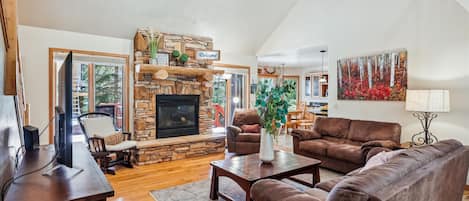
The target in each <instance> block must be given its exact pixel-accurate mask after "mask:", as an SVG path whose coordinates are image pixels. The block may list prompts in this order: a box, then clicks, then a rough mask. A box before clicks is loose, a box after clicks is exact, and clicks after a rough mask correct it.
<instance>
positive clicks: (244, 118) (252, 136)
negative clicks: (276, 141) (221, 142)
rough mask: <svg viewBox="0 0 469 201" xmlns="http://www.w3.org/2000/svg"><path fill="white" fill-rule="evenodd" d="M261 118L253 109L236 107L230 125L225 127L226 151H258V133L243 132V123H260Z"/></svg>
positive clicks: (247, 152)
mask: <svg viewBox="0 0 469 201" xmlns="http://www.w3.org/2000/svg"><path fill="white" fill-rule="evenodd" d="M260 123H261V120H260V117H259V115H258V114H257V111H256V110H255V109H236V110H235V112H234V116H233V122H232V125H230V126H228V127H227V133H226V138H227V144H228V152H232V153H236V154H252V153H258V152H259V148H260V142H261V135H260V133H245V132H243V130H242V129H241V127H242V126H243V125H254V124H259V125H260Z"/></svg>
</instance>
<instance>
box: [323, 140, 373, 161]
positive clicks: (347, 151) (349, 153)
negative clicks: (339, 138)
mask: <svg viewBox="0 0 469 201" xmlns="http://www.w3.org/2000/svg"><path fill="white" fill-rule="evenodd" d="M327 156H328V157H331V158H335V159H340V160H344V161H348V162H352V163H355V164H361V163H363V161H364V160H363V155H362V150H361V149H360V146H356V145H351V144H338V143H331V144H330V145H329V147H328V148H327Z"/></svg>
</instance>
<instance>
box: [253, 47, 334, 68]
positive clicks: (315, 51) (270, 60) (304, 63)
mask: <svg viewBox="0 0 469 201" xmlns="http://www.w3.org/2000/svg"><path fill="white" fill-rule="evenodd" d="M321 50H326V51H327V47H306V48H299V49H295V50H286V51H282V52H278V53H274V54H267V55H261V56H258V57H257V62H258V64H259V66H272V67H277V66H282V65H285V67H319V68H320V67H322V54H321V52H320V51H321ZM327 63H328V59H327V52H326V53H325V54H324V65H325V66H326V67H327Z"/></svg>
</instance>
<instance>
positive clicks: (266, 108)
mask: <svg viewBox="0 0 469 201" xmlns="http://www.w3.org/2000/svg"><path fill="white" fill-rule="evenodd" d="M288 90H290V88H289V87H284V86H283V85H280V86H278V85H277V86H274V87H271V85H269V82H268V80H264V81H262V82H261V83H259V84H258V90H257V93H256V108H257V112H258V114H259V116H260V119H261V124H262V129H261V147H260V152H259V158H260V160H261V161H262V162H264V163H269V162H271V161H273V160H274V148H273V138H276V137H277V136H278V134H279V130H278V129H279V128H280V127H281V126H282V124H285V123H286V121H287V119H286V116H287V113H288V101H287V100H286V99H285V95H284V94H286V93H288V92H289V91H288Z"/></svg>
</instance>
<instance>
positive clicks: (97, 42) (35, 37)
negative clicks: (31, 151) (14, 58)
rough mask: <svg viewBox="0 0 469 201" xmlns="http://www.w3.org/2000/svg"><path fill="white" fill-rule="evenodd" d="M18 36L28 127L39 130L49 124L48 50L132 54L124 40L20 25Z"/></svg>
mask: <svg viewBox="0 0 469 201" xmlns="http://www.w3.org/2000/svg"><path fill="white" fill-rule="evenodd" d="M18 33H19V42H20V50H21V62H22V65H23V71H24V73H23V75H24V85H25V93H26V100H27V102H28V103H30V104H31V124H32V125H34V126H37V127H39V128H40V129H42V128H43V127H44V126H45V125H47V122H48V121H49V120H48V118H49V85H48V84H49V79H48V76H49V48H67V49H77V50H89V51H98V52H109V53H118V54H129V55H131V52H133V51H132V45H133V42H132V41H131V40H126V39H119V38H111V37H103V36H97V35H89V34H81V33H74V32H68V31H60V30H52V29H44V28H38V27H30V26H21V25H20V26H19V28H18ZM131 69H132V68H131ZM131 83H132V82H131ZM131 91H132V90H131ZM48 135H49V133H48V131H46V132H45V133H44V135H42V136H41V139H40V140H41V144H47V143H49V141H48Z"/></svg>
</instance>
